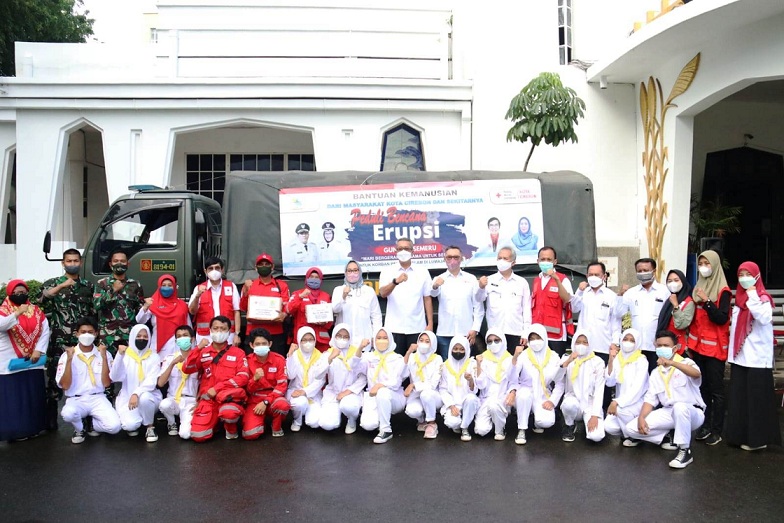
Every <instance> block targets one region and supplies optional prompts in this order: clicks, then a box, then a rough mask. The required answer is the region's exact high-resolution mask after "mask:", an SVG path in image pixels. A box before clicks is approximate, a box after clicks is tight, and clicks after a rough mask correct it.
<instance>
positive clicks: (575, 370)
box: [569, 351, 594, 383]
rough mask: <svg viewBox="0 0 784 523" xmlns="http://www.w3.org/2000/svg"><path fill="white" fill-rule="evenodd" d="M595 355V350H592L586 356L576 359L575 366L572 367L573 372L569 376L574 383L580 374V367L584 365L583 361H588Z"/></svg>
mask: <svg viewBox="0 0 784 523" xmlns="http://www.w3.org/2000/svg"><path fill="white" fill-rule="evenodd" d="M593 357H594V353H593V351H591V352H590V353H589V354H588V355H587V356H586V357H584V358H577V359H576V360H574V368H573V369H572V374H571V375H570V376H569V379H570V380H572V383H574V380H576V379H577V376H578V375H579V374H580V367H582V365H583V363H585V362H586V361H588V360H590V359H591V358H593Z"/></svg>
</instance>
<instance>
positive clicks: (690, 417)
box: [626, 403, 705, 447]
mask: <svg viewBox="0 0 784 523" xmlns="http://www.w3.org/2000/svg"><path fill="white" fill-rule="evenodd" d="M704 421H705V413H704V412H703V411H702V410H701V409H698V408H697V407H695V406H694V405H689V404H688V403H676V404H675V405H673V406H672V407H662V408H660V409H656V410H654V411H653V412H651V413H650V414H648V417H646V418H645V422H646V423H647V424H648V434H640V431H639V430H638V429H637V418H634V419H633V420H632V421H630V422H629V423H628V424H627V425H626V430H627V431H628V432H629V437H630V438H634V439H640V440H643V441H648V442H650V443H655V444H657V445H660V444H661V442H662V440H663V439H664V436H665V435H666V434H667V433H668V432H669V431H671V430H672V429H675V438H674V439H673V442H674V443H675V444H676V445H678V446H679V447H689V446H690V445H691V433H692V431H695V430H697V429H698V428H700V427H701V426H702V424H703V422H704Z"/></svg>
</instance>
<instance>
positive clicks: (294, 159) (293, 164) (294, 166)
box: [289, 154, 302, 171]
mask: <svg viewBox="0 0 784 523" xmlns="http://www.w3.org/2000/svg"><path fill="white" fill-rule="evenodd" d="M300 170H302V162H301V161H300V155H298V154H290V155H289V171H300Z"/></svg>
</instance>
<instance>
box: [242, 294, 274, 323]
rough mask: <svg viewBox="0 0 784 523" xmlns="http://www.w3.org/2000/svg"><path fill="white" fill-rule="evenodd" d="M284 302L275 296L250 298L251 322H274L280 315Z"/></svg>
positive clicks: (249, 316)
mask: <svg viewBox="0 0 784 523" xmlns="http://www.w3.org/2000/svg"><path fill="white" fill-rule="evenodd" d="M282 307H283V301H282V300H281V299H280V297H273V296H248V318H249V319H251V320H261V321H269V320H274V319H276V318H277V317H278V315H279V314H280V311H281V308H282Z"/></svg>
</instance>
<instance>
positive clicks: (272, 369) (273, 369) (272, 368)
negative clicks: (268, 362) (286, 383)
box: [267, 367, 278, 372]
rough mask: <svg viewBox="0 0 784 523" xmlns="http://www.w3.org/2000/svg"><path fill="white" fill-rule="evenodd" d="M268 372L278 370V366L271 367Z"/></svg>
mask: <svg viewBox="0 0 784 523" xmlns="http://www.w3.org/2000/svg"><path fill="white" fill-rule="evenodd" d="M267 372H278V368H277V367H270V368H269V370H268V371H267Z"/></svg>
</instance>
